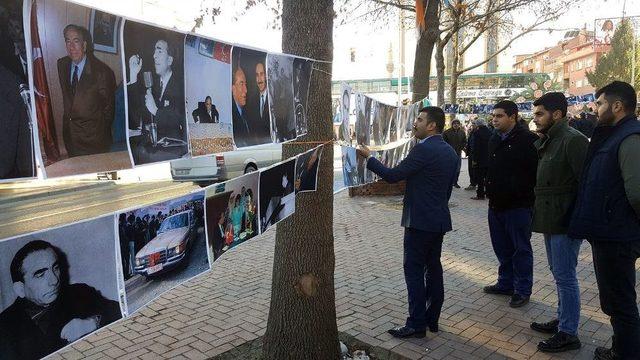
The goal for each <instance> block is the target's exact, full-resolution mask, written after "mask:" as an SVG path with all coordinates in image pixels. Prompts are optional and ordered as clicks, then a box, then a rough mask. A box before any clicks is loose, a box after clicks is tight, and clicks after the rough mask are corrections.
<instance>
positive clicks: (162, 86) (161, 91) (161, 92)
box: [158, 79, 164, 100]
mask: <svg viewBox="0 0 640 360" xmlns="http://www.w3.org/2000/svg"><path fill="white" fill-rule="evenodd" d="M163 94H164V83H163V82H162V79H160V98H159V99H158V100H162V95H163Z"/></svg>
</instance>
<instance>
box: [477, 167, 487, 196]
mask: <svg viewBox="0 0 640 360" xmlns="http://www.w3.org/2000/svg"><path fill="white" fill-rule="evenodd" d="M487 171H488V168H486V167H475V168H474V172H475V177H476V184H478V188H477V189H476V195H477V196H478V197H479V198H483V197H484V196H485V190H486V189H485V187H484V186H485V180H486V179H487Z"/></svg>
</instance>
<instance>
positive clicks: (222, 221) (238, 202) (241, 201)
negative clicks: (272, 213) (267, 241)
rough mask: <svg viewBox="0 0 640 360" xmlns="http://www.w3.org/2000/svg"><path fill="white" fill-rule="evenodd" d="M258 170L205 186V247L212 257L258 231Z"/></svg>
mask: <svg viewBox="0 0 640 360" xmlns="http://www.w3.org/2000/svg"><path fill="white" fill-rule="evenodd" d="M259 178H260V173H258V172H252V173H248V174H245V175H243V176H239V177H237V178H234V179H232V180H229V181H226V182H223V183H219V184H215V185H212V186H210V187H208V188H207V189H206V195H205V196H206V200H205V217H206V229H207V250H208V252H209V258H210V259H211V261H215V260H217V259H218V258H219V257H220V255H222V254H224V253H225V252H227V250H229V249H231V248H233V247H235V246H237V245H240V244H242V243H243V242H245V241H247V240H249V239H251V238H253V237H255V236H256V235H258V234H259V233H260V227H259V226H258V195H259V194H258V192H259V190H260V189H259V181H260V180H259Z"/></svg>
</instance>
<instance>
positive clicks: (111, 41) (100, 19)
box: [89, 9, 121, 54]
mask: <svg viewBox="0 0 640 360" xmlns="http://www.w3.org/2000/svg"><path fill="white" fill-rule="evenodd" d="M120 19H121V18H120V17H118V16H115V15H113V14H109V13H106V12H103V11H100V10H96V9H92V10H91V19H90V20H89V31H91V37H92V38H93V48H94V49H95V50H97V51H102V52H107V53H111V54H117V53H118V27H119V26H120Z"/></svg>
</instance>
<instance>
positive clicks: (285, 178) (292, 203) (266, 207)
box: [260, 159, 296, 232]
mask: <svg viewBox="0 0 640 360" xmlns="http://www.w3.org/2000/svg"><path fill="white" fill-rule="evenodd" d="M295 171H296V159H290V160H288V161H285V162H283V163H280V164H278V165H275V166H273V167H270V168H268V169H265V170H263V171H261V172H260V229H261V230H262V232H265V231H266V230H267V229H269V228H270V227H272V226H274V225H275V224H277V223H278V222H280V221H281V220H283V219H285V218H287V217H289V216H290V215H291V214H293V212H294V211H295V210H296V192H295V189H294V177H295Z"/></svg>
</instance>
